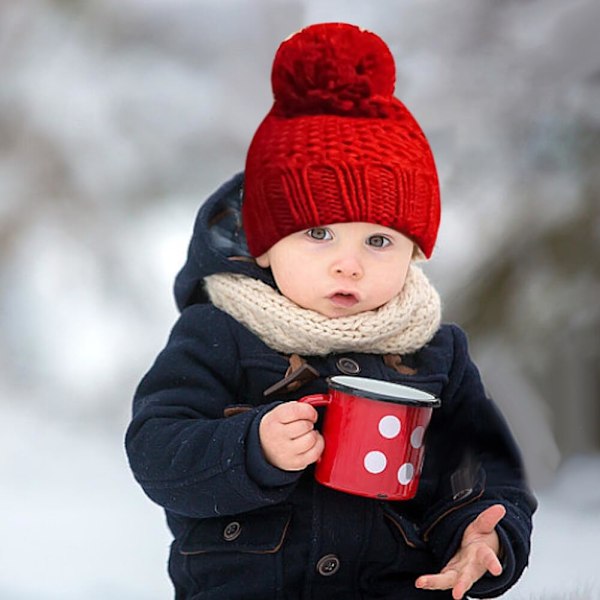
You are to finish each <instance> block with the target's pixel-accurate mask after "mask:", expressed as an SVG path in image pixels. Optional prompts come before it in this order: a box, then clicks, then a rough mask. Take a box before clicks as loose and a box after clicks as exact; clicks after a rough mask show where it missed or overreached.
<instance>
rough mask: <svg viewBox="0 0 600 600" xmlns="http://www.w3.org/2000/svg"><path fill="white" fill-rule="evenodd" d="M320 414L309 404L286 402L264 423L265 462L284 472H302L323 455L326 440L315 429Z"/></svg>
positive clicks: (270, 412)
mask: <svg viewBox="0 0 600 600" xmlns="http://www.w3.org/2000/svg"><path fill="white" fill-rule="evenodd" d="M317 417H318V413H317V411H316V410H315V409H314V408H313V407H312V406H311V405H310V404H303V403H302V402H285V403H284V404H279V405H277V406H276V407H275V408H274V409H273V410H270V411H269V412H268V413H266V414H265V416H264V417H263V418H262V419H261V421H260V425H259V427H258V433H259V436H260V443H261V444H262V449H263V452H264V454H265V457H266V459H267V460H268V461H269V462H270V463H271V464H272V465H273V466H275V467H278V468H280V469H283V470H284V471H301V470H302V469H305V468H306V467H307V466H308V465H310V464H311V463H314V462H315V461H316V460H317V459H318V458H319V457H320V456H321V453H322V452H323V448H324V447H325V443H324V441H323V436H322V435H321V434H320V433H319V432H318V431H317V430H316V429H315V428H314V425H315V423H316V421H317Z"/></svg>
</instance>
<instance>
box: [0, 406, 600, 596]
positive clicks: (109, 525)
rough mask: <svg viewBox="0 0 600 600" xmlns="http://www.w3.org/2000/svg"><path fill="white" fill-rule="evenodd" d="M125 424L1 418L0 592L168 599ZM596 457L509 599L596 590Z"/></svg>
mask: <svg viewBox="0 0 600 600" xmlns="http://www.w3.org/2000/svg"><path fill="white" fill-rule="evenodd" d="M121 436H122V432H121V431H117V430H114V431H111V432H99V431H97V430H86V429H84V428H82V426H81V425H77V426H75V425H72V424H69V423H66V422H64V421H60V422H53V421H52V419H51V418H48V417H45V418H41V417H40V416H39V415H38V414H34V413H29V412H28V411H27V409H24V408H19V409H13V410H12V411H7V412H6V413H5V415H4V420H3V422H2V423H0V456H1V457H2V459H1V460H2V474H3V475H2V480H3V481H2V482H3V486H2V489H3V491H4V493H3V494H2V495H1V497H0V510H1V511H2V514H3V519H2V520H1V522H0V565H1V568H0V598H2V600H33V599H36V600H75V599H80V598H86V599H87V600H106V598H109V597H112V598H115V599H118V600H138V599H139V600H141V599H143V600H165V599H166V598H170V597H171V596H172V594H171V588H170V584H169V582H168V579H167V576H166V567H165V563H166V556H167V548H168V544H169V536H168V533H167V530H166V527H165V526H164V520H163V516H162V512H161V510H160V509H159V508H157V507H155V506H154V505H153V504H151V503H150V501H148V500H147V499H146V498H145V497H144V496H143V494H142V492H141V490H140V489H138V487H137V485H136V484H135V483H134V482H133V481H132V478H131V476H130V473H129V471H128V469H127V464H126V460H125V455H124V452H123V450H122V440H121ZM599 475H600V456H590V457H585V456H581V457H574V458H572V459H570V460H569V461H567V462H566V463H565V464H564V466H563V468H562V469H561V471H560V472H559V474H558V476H557V478H556V480H555V482H554V483H553V484H552V485H551V486H549V487H548V488H546V489H545V490H542V491H541V492H540V493H539V497H540V509H539V512H538V513H537V515H536V519H535V537H534V550H533V554H532V557H531V566H530V568H529V570H528V571H527V573H526V575H525V576H524V578H523V579H522V580H521V582H520V583H519V585H518V586H517V587H516V588H515V589H514V590H513V591H512V592H511V593H510V594H507V595H506V596H505V598H510V600H538V599H539V600H559V599H561V600H568V599H570V598H582V599H585V600H596V599H599V598H600V573H599V572H598V558H597V557H598V551H597V545H598V533H600V477H599Z"/></svg>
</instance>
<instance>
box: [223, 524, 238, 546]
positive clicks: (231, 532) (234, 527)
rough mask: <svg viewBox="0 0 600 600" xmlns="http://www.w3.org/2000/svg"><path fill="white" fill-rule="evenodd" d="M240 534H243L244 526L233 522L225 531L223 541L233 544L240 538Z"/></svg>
mask: <svg viewBox="0 0 600 600" xmlns="http://www.w3.org/2000/svg"><path fill="white" fill-rule="evenodd" d="M240 533H242V526H241V525H240V524H239V523H238V522H237V521H231V523H229V524H228V525H226V527H225V529H223V539H224V540H225V541H226V542H233V540H236V539H237V538H239V537H240Z"/></svg>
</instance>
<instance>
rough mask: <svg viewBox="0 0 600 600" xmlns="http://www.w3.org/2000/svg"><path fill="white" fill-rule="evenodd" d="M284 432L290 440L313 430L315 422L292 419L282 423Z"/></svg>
mask: <svg viewBox="0 0 600 600" xmlns="http://www.w3.org/2000/svg"><path fill="white" fill-rule="evenodd" d="M284 427H285V434H286V436H287V437H288V438H289V439H290V440H296V439H298V438H300V437H302V436H303V435H306V434H307V433H310V432H311V431H313V430H314V428H315V424H314V423H313V422H312V421H308V420H307V419H302V420H301V421H293V422H292V423H287V424H285V425H284Z"/></svg>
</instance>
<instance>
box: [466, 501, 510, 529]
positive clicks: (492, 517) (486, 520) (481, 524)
mask: <svg viewBox="0 0 600 600" xmlns="http://www.w3.org/2000/svg"><path fill="white" fill-rule="evenodd" d="M504 515H506V508H504V506H502V504H494V505H493V506H490V507H489V508H486V509H485V510H484V511H483V512H482V513H481V514H480V515H478V516H477V518H476V519H475V520H474V521H473V522H472V523H471V525H469V528H470V529H471V533H473V534H486V533H491V532H492V531H494V529H495V527H496V525H498V523H499V522H500V521H501V520H502V519H503V518H504Z"/></svg>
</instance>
